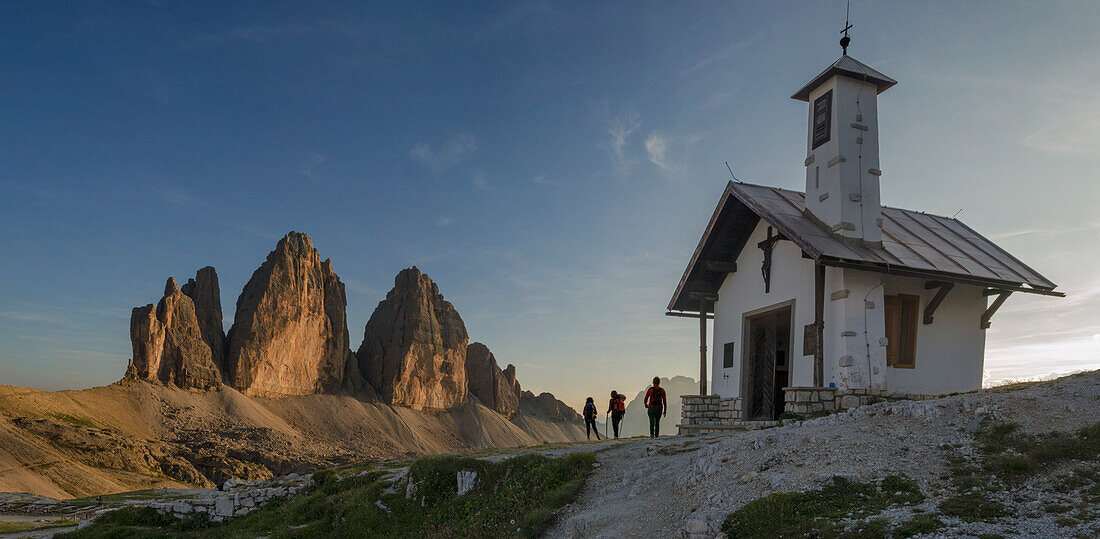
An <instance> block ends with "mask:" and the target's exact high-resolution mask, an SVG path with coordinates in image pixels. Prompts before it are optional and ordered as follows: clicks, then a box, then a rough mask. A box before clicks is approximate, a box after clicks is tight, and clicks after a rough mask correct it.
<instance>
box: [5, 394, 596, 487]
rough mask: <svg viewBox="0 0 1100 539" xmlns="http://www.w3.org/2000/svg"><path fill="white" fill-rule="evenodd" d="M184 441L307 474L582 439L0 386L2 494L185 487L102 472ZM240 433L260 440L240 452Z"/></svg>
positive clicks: (316, 400) (545, 425)
mask: <svg viewBox="0 0 1100 539" xmlns="http://www.w3.org/2000/svg"><path fill="white" fill-rule="evenodd" d="M23 417H26V418H32V419H34V420H41V421H45V422H47V423H48V426H49V427H50V428H53V429H60V431H63V434H65V435H66V436H67V437H69V438H72V440H73V441H74V442H75V444H76V449H74V447H70V445H72V444H70V445H63V444H58V443H56V442H57V440H58V439H60V438H61V437H60V436H54V435H49V436H46V435H40V434H36V433H34V432H30V431H28V430H27V429H25V428H21V427H19V426H18V425H17V424H16V423H15V421H16V418H23ZM60 431H59V432H60ZM188 431H190V432H197V433H202V432H206V433H207V434H204V435H202V436H199V438H203V437H205V439H206V440H207V441H209V442H211V443H212V444H213V445H214V446H218V447H222V448H226V449H230V450H234V451H236V452H238V453H244V454H248V453H249V452H250V451H252V450H258V451H259V452H261V453H266V452H271V453H275V454H277V456H279V457H280V458H281V459H282V458H285V459H287V460H289V461H292V462H300V463H305V464H306V465H308V466H321V465H326V463H334V462H340V461H347V460H349V459H351V458H357V459H363V458H376V459H385V458H393V457H397V456H402V455H410V456H411V455H426V454H436V453H444V452H449V451H455V450H463V449H469V448H471V447H473V448H480V447H514V446H522V445H532V444H537V443H539V442H545V441H561V440H578V439H580V438H581V436H582V430H581V429H580V427H578V426H577V425H572V424H558V423H550V422H547V421H544V420H542V419H539V418H524V425H522V426H520V425H517V424H515V423H514V422H511V421H509V420H508V419H507V418H504V417H503V416H501V415H499V414H497V413H495V412H493V411H491V410H489V409H488V408H485V407H484V406H482V405H481V404H478V403H473V402H471V403H468V404H467V405H465V406H463V407H461V408H459V409H456V410H453V411H451V412H447V413H432V412H421V411H415V410H410V409H407V408H400V407H390V406H386V405H384V404H380V403H376V402H363V401H359V400H356V399H354V398H352V397H348V396H340V395H307V396H303V397H290V398H281V399H259V398H250V397H247V396H245V395H243V394H241V393H239V392H237V391H234V390H232V389H230V388H223V389H222V390H220V391H211V392H191V391H183V390H178V389H170V388H166V387H159V386H153V385H150V384H143V383H127V384H113V385H110V386H104V387H96V388H91V389H85V390H80V391H55V392H50V391H39V390H34V389H29V388H20V387H13V386H0V470H5V473H4V474H0V492H31V493H35V494H41V495H46V496H51V497H54V498H59V499H65V498H72V497H80V496H93V495H96V494H106V493H112V492H120V491H127V490H134V489H141V488H152V487H181V486H186V485H184V484H183V483H181V482H180V481H179V480H174V479H171V478H169V477H166V476H164V475H163V474H161V473H160V471H159V466H158V465H155V464H154V465H152V466H146V465H145V463H143V462H142V463H136V464H135V463H118V465H116V466H105V465H104V464H103V462H102V461H103V460H105V459H103V458H102V457H103V456H104V455H110V454H111V453H112V452H115V453H117V452H122V451H123V450H124V449H125V452H126V453H133V452H134V451H133V450H132V449H133V447H136V446H140V445H150V444H151V443H155V441H156V440H161V439H172V438H173V437H174V436H175V435H176V434H178V433H179V432H188ZM242 432H247V433H249V435H250V436H257V437H258V439H256V440H250V441H249V442H248V443H244V442H241V441H240V440H239V439H240V437H241V436H240V433H242ZM113 440H118V441H119V442H120V443H122V444H124V445H125V447H123V446H120V445H119V444H118V443H115V442H114V441H113ZM150 440H152V441H153V442H151V443H150V442H148V441H150ZM101 446H102V447H101ZM88 448H92V449H88ZM93 453H97V454H93ZM308 466H307V467H308ZM286 471H288V470H277V471H276V473H285V472H286Z"/></svg>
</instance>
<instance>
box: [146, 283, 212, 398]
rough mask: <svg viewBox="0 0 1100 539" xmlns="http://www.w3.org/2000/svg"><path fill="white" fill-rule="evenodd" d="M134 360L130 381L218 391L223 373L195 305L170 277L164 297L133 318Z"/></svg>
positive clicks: (165, 287)
mask: <svg viewBox="0 0 1100 539" xmlns="http://www.w3.org/2000/svg"><path fill="white" fill-rule="evenodd" d="M130 343H131V345H132V347H133V353H134V355H133V358H131V359H130V365H129V366H128V367H127V368H126V376H125V378H126V379H128V380H144V381H148V382H154V383H162V384H167V385H176V386H178V387H181V388H186V389H214V388H216V387H218V385H219V384H220V383H221V374H220V373H219V371H218V368H217V366H215V364H214V361H213V360H212V357H211V352H210V346H209V345H207V344H206V342H205V341H204V340H203V336H202V332H201V330H200V328H199V321H198V318H197V317H196V315H195V304H194V303H193V302H192V301H191V298H190V297H188V296H187V295H185V294H184V293H183V292H181V291H180V289H179V287H178V286H177V285H176V280H175V279H173V278H171V277H169V278H168V282H167V283H165V286H164V297H163V298H161V300H160V303H158V304H157V306H156V308H155V309H154V308H153V305H152V304H150V305H146V306H144V307H135V308H134V310H133V313H132V314H131V316H130Z"/></svg>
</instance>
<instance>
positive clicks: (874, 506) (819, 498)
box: [722, 475, 924, 538]
mask: <svg viewBox="0 0 1100 539" xmlns="http://www.w3.org/2000/svg"><path fill="white" fill-rule="evenodd" d="M923 499H924V495H923V494H921V492H920V488H919V487H917V484H916V483H914V482H913V481H910V480H908V479H906V478H904V477H900V476H896V475H892V476H889V477H887V478H885V479H883V480H882V481H881V482H880V483H879V484H877V485H876V484H873V483H853V482H849V481H847V480H844V479H841V478H837V479H834V480H833V483H832V484H830V485H828V486H826V487H824V488H821V489H818V490H813V491H809V492H776V493H772V494H769V495H768V496H766V497H764V498H760V499H757V500H753V501H751V502H749V503H747V504H745V506H744V507H742V508H741V509H738V510H737V511H735V512H733V513H731V514H730V515H729V516H728V517H726V520H725V522H723V524H722V531H724V532H725V533H726V535H728V536H729V537H746V538H754V537H760V538H765V537H804V536H810V537H819V536H833V535H841V534H847V535H852V534H854V535H868V536H875V535H882V534H881V533H878V532H877V531H876V530H879V528H881V527H882V526H881V524H882V523H881V522H876V521H870V522H865V523H859V524H857V526H856V529H854V530H850V531H845V530H844V528H843V527H842V526H841V525H840V524H839V521H840V519H843V518H852V517H865V516H870V515H876V514H878V513H881V512H882V511H883V510H884V509H886V508H887V507H890V506H894V505H913V504H917V503H920V502H921V501H922V500H923ZM864 528H866V529H864ZM861 530H862V531H861Z"/></svg>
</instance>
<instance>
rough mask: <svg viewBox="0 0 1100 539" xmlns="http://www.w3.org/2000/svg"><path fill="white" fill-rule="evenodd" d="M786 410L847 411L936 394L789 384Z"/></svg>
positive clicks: (785, 398) (785, 394) (785, 389)
mask: <svg viewBox="0 0 1100 539" xmlns="http://www.w3.org/2000/svg"><path fill="white" fill-rule="evenodd" d="M783 393H784V404H783V411H784V412H791V413H794V414H801V415H805V414H813V413H822V412H843V411H845V410H851V409H852V408H857V407H859V406H863V405H865V404H871V403H873V402H878V401H882V400H927V399H934V398H936V397H937V396H936V395H913V394H910V393H890V392H888V391H886V390H878V389H838V388H835V387H785V388H783Z"/></svg>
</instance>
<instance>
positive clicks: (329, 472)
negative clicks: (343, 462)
mask: <svg viewBox="0 0 1100 539" xmlns="http://www.w3.org/2000/svg"><path fill="white" fill-rule="evenodd" d="M338 479H340V476H339V475H338V474H337V473H336V470H333V469H332V468H324V469H321V470H317V471H315V472H313V482H314V483H315V484H316V485H317V486H319V487H323V486H325V485H328V484H330V483H335V482H336V481H337V480H338Z"/></svg>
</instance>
